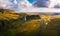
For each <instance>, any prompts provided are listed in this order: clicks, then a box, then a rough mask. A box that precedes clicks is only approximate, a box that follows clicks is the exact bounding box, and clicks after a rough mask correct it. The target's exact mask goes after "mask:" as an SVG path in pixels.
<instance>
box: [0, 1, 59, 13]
mask: <svg viewBox="0 0 60 36" xmlns="http://www.w3.org/2000/svg"><path fill="white" fill-rule="evenodd" d="M0 8H4V9H11V10H15V11H21V10H27V9H28V8H29V9H31V8H32V9H35V10H38V9H36V8H43V11H44V8H54V9H60V0H0ZM23 8H24V9H23ZM46 10H47V9H46ZM33 11H34V10H33ZM39 11H40V10H39ZM37 12H38V11H37Z"/></svg>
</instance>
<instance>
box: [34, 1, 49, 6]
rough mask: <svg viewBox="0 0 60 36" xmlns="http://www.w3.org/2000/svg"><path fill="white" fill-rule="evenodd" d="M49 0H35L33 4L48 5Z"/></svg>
mask: <svg viewBox="0 0 60 36" xmlns="http://www.w3.org/2000/svg"><path fill="white" fill-rule="evenodd" d="M48 4H49V0H35V2H34V3H33V5H34V6H35V7H48Z"/></svg>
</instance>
